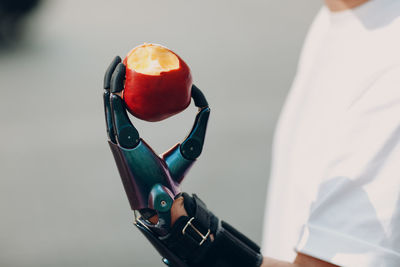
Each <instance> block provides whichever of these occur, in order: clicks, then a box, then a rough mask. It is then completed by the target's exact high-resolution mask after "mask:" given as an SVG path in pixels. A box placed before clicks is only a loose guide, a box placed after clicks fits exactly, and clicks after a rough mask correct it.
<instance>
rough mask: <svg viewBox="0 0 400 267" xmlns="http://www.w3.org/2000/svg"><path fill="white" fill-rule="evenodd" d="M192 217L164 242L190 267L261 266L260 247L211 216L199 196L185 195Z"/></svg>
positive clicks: (177, 224)
mask: <svg viewBox="0 0 400 267" xmlns="http://www.w3.org/2000/svg"><path fill="white" fill-rule="evenodd" d="M182 196H183V197H184V205H185V209H186V211H187V213H188V215H189V216H182V217H180V218H179V219H178V220H177V221H176V222H175V224H174V226H173V228H172V230H171V232H170V233H169V234H168V235H167V236H165V237H162V238H160V240H161V241H162V242H163V243H164V244H165V245H166V246H167V247H168V248H169V249H171V251H173V252H174V254H175V255H177V256H178V257H179V258H180V259H182V260H183V261H184V262H186V263H187V264H188V266H190V267H236V266H237V267H258V266H260V265H261V263H262V255H261V253H260V248H259V247H258V246H257V245H256V244H255V243H254V242H252V241H251V240H250V239H248V238H247V237H246V236H245V235H243V234H242V233H240V232H239V231H237V230H236V229H235V228H233V227H232V226H231V225H229V224H228V223H226V222H224V221H219V220H218V218H217V217H216V216H215V215H214V214H213V213H211V212H210V211H209V210H208V209H207V206H206V205H205V204H204V202H203V201H201V200H200V199H199V198H198V197H197V195H193V197H191V196H189V195H188V194H186V193H183V194H182Z"/></svg>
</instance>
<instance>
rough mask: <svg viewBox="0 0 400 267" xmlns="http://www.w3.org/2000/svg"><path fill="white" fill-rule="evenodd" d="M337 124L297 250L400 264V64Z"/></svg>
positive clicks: (367, 266) (340, 260)
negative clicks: (325, 164)
mask: <svg viewBox="0 0 400 267" xmlns="http://www.w3.org/2000/svg"><path fill="white" fill-rule="evenodd" d="M335 127H339V128H338V129H339V130H338V131H337V132H338V134H336V135H335V136H334V138H333V139H332V140H331V141H330V145H329V146H328V147H329V148H328V149H327V151H326V153H327V155H328V158H329V161H328V164H327V168H326V172H325V175H324V177H323V182H322V183H321V184H320V185H319V188H318V193H317V195H316V196H315V198H314V201H313V203H312V205H311V208H310V214H309V216H308V219H307V222H306V223H305V224H304V226H303V230H302V234H301V236H300V239H299V242H298V244H297V246H296V250H297V251H298V252H301V253H304V254H307V255H310V256H313V257H316V258H319V259H322V260H325V261H327V262H331V263H333V264H337V265H340V266H352V267H353V266H356V267H357V266H362V267H372V266H374V267H376V266H381V267H392V266H393V267H394V266H400V68H396V69H392V70H391V71H389V72H387V73H386V74H385V75H383V76H382V77H381V78H379V79H378V80H377V81H375V82H374V83H373V84H372V85H371V86H370V87H369V88H367V89H366V90H365V91H363V92H360V95H359V97H358V98H357V99H355V100H354V101H353V103H352V104H351V105H350V106H349V107H348V108H347V110H346V111H345V112H344V114H343V118H342V119H341V120H340V121H339V122H337V125H335Z"/></svg>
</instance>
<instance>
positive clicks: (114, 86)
mask: <svg viewBox="0 0 400 267" xmlns="http://www.w3.org/2000/svg"><path fill="white" fill-rule="evenodd" d="M124 83H125V65H124V64H123V63H119V64H118V66H117V67H116V68H115V70H114V73H113V74H112V76H111V87H110V90H111V92H112V93H118V92H121V91H122V90H124Z"/></svg>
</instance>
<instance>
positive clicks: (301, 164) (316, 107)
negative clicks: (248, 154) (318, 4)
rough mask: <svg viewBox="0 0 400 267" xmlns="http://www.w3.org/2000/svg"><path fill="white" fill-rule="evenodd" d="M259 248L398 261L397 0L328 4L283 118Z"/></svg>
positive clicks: (369, 262)
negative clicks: (336, 7) (345, 6)
mask: <svg viewBox="0 0 400 267" xmlns="http://www.w3.org/2000/svg"><path fill="white" fill-rule="evenodd" d="M268 190H269V192H268V196H267V198H268V199H267V208H266V217H265V227H264V235H263V253H264V255H265V256H270V257H274V258H278V259H281V260H288V261H292V260H293V259H294V258H295V256H296V251H299V252H302V253H304V254H308V255H311V256H314V257H316V258H319V259H322V260H325V261H327V262H331V263H334V264H337V265H340V266H352V267H354V266H356V267H357V266H362V267H370V266H371V267H372V266H373V267H379V266H385V267H386V266H390V267H392V266H393V267H394V266H396V267H398V266H400V0H372V1H369V2H367V3H366V4H364V5H362V6H360V7H358V8H356V9H353V10H351V11H344V12H338V13H332V12H330V11H329V10H328V9H327V8H326V7H323V8H322V9H321V11H320V12H319V14H318V15H317V17H316V19H315V21H314V23H313V25H312V27H311V30H310V32H309V34H308V37H307V39H306V42H305V45H304V48H303V52H302V56H301V59H300V63H299V67H298V73H297V76H296V79H295V82H294V84H293V87H292V90H291V92H290V94H289V96H288V99H287V101H286V104H285V106H284V108H283V111H282V115H281V118H280V120H279V123H278V126H277V131H276V135H275V139H274V147H273V164H272V174H271V180H270V184H269V188H268Z"/></svg>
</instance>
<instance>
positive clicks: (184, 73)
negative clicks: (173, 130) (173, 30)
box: [123, 44, 192, 122]
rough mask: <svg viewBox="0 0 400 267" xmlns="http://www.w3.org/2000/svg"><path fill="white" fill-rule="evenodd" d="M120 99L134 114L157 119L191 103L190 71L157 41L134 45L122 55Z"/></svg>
mask: <svg viewBox="0 0 400 267" xmlns="http://www.w3.org/2000/svg"><path fill="white" fill-rule="evenodd" d="M123 63H124V65H125V66H126V74H125V75H126V80H125V88H124V92H123V99H124V101H125V103H126V106H127V109H128V110H129V112H130V113H131V114H132V115H134V116H135V117H137V118H139V119H142V120H146V121H152V122H154V121H160V120H163V119H166V118H168V117H170V116H172V115H175V114H177V113H179V112H181V111H182V110H184V109H185V108H186V107H187V106H188V105H189V104H190V97H191V87H192V75H191V72H190V69H189V67H188V65H187V64H186V63H185V62H184V61H183V60H182V59H181V58H180V57H179V56H178V55H177V54H175V53H174V52H172V51H171V50H169V49H168V48H166V47H164V46H161V45H157V44H143V45H140V46H137V47H135V48H133V49H132V50H131V51H130V52H129V53H128V55H127V56H126V57H125V59H124V62H123Z"/></svg>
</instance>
